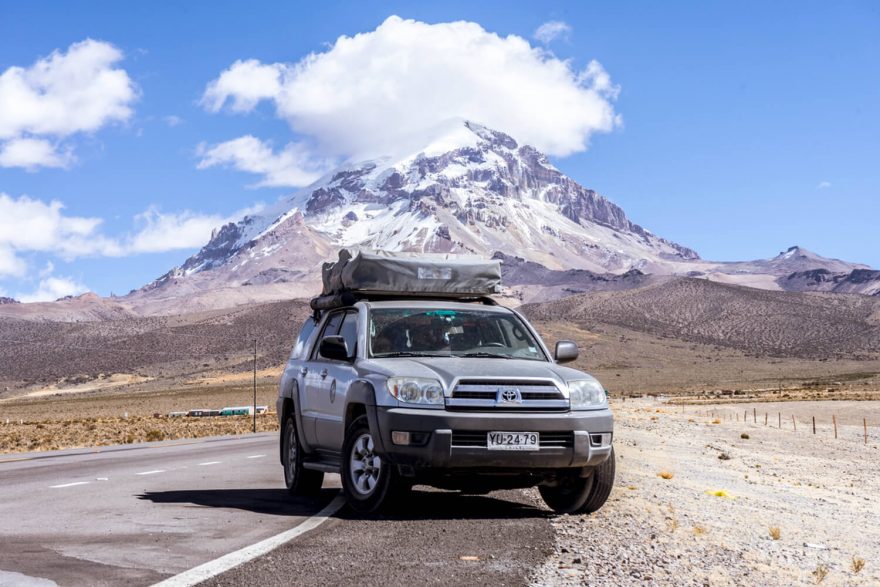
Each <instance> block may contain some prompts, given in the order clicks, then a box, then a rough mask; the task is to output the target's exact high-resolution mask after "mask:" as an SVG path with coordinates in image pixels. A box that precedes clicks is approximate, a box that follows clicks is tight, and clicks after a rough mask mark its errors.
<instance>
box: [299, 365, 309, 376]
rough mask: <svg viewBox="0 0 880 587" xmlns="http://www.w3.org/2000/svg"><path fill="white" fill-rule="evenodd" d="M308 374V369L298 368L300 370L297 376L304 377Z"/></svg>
mask: <svg viewBox="0 0 880 587" xmlns="http://www.w3.org/2000/svg"><path fill="white" fill-rule="evenodd" d="M308 372H309V368H308V367H300V369H299V374H300V375H305V374H306V373H308Z"/></svg>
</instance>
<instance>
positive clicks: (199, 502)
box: [0, 434, 554, 587]
mask: <svg viewBox="0 0 880 587" xmlns="http://www.w3.org/2000/svg"><path fill="white" fill-rule="evenodd" d="M338 487H339V477H338V476H337V475H328V476H327V478H326V479H325V482H324V490H323V492H322V494H321V495H320V496H319V497H318V498H315V499H298V500H295V499H292V498H290V497H289V496H288V495H287V493H286V491H285V490H284V489H283V483H282V472H281V466H280V464H279V463H278V459H277V436H276V435H275V434H260V435H249V436H243V437H224V438H212V439H202V440H183V441H173V442H164V443H150V444H143V445H130V446H118V447H104V448H100V449H81V450H72V451H58V452H51V453H34V454H28V455H0V586H3V587H5V586H6V585H26V586H28V587H37V586H40V587H42V586H43V585H52V584H53V582H55V583H57V584H58V585H120V584H126V585H149V584H152V583H154V582H157V581H160V580H162V579H164V578H167V577H169V576H172V575H175V574H177V573H180V572H183V571H186V570H189V569H191V568H193V567H196V566H198V565H201V564H203V563H206V562H208V561H212V560H214V559H216V558H218V557H221V556H223V555H226V554H228V553H230V552H233V551H236V550H238V549H240V548H243V547H246V546H250V545H253V544H254V543H257V542H260V541H261V540H264V539H266V538H269V537H271V536H275V535H277V534H279V533H281V532H284V531H286V530H290V529H291V528H294V527H295V526H298V525H299V524H301V523H302V522H303V521H305V520H306V519H307V518H308V517H309V516H312V515H314V514H316V513H317V512H318V511H319V510H321V509H322V508H323V507H324V506H325V505H326V504H327V503H329V502H330V501H331V500H332V499H333V497H334V496H336V495H337V494H338ZM553 541H554V537H553V533H552V529H551V528H550V524H549V523H548V522H547V511H546V509H543V508H541V507H537V506H536V502H535V501H534V499H532V498H530V497H529V496H528V495H527V494H524V493H523V492H520V491H507V492H496V493H493V494H491V495H489V496H461V495H458V494H456V493H450V492H439V491H424V490H422V491H416V492H415V493H414V494H413V495H412V497H411V498H410V499H409V500H407V502H406V503H402V504H398V507H396V508H395V509H394V510H393V511H392V512H391V513H389V514H387V515H384V516H380V517H379V518H378V519H357V518H355V517H352V516H351V514H349V513H347V511H346V510H344V509H343V510H342V511H340V512H339V514H337V515H336V516H335V517H334V518H333V519H331V520H330V521H328V522H327V523H325V524H324V525H322V526H321V527H320V528H318V529H316V530H314V531H312V532H310V533H308V534H305V535H303V536H301V537H299V538H296V539H294V540H293V541H292V542H290V543H288V544H285V545H283V546H281V547H280V548H278V549H277V550H275V551H273V552H271V553H269V554H268V555H266V556H263V557H261V558H259V559H256V560H254V561H251V562H249V563H247V564H244V565H242V566H240V567H237V568H235V569H233V570H231V571H229V572H227V573H224V574H222V575H219V576H218V577H216V578H215V579H213V580H212V581H211V582H210V583H211V584H214V585H261V586H265V585H309V586H313V585H339V584H380V583H384V584H386V585H404V584H406V585H412V584H420V585H421V584H442V585H450V584H454V585H473V584H493V585H517V584H520V585H521V584H525V583H526V581H527V578H528V576H529V575H530V573H531V572H532V570H533V569H534V568H535V567H536V566H537V565H539V564H540V563H541V562H542V561H543V560H544V559H545V557H546V556H547V555H548V554H549V553H550V551H551V550H552V548H553Z"/></svg>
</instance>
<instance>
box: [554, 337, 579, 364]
mask: <svg viewBox="0 0 880 587" xmlns="http://www.w3.org/2000/svg"><path fill="white" fill-rule="evenodd" d="M579 352H580V351H578V345H577V343H576V342H574V341H572V340H560V341H559V342H557V343H556V355H555V356H556V362H557V363H570V362H571V361H574V360H575V359H577V358H578V353H579Z"/></svg>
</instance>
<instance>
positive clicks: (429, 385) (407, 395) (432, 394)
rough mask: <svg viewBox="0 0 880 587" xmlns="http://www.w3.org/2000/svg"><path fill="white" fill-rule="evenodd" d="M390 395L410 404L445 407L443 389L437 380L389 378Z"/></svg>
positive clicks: (387, 383)
mask: <svg viewBox="0 0 880 587" xmlns="http://www.w3.org/2000/svg"><path fill="white" fill-rule="evenodd" d="M385 386H386V387H387V388H388V393H390V394H391V395H393V396H394V397H396V398H397V399H398V400H400V401H402V402H406V403H408V404H423V405H431V406H442V405H443V387H442V386H441V385H440V382H439V381H437V380H436V379H424V378H422V377H389V378H388V381H387V382H386V383H385Z"/></svg>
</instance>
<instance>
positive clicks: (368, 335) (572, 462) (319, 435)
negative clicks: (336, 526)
mask: <svg viewBox="0 0 880 587" xmlns="http://www.w3.org/2000/svg"><path fill="white" fill-rule="evenodd" d="M430 275H431V277H433V278H438V279H439V278H444V277H446V275H440V274H437V273H433V274H430ZM499 275H500V272H499ZM336 299H337V302H336V303H334V304H329V307H328V308H327V309H323V310H316V311H315V314H314V316H312V317H310V318H308V319H307V320H306V321H305V323H304V324H303V326H302V329H301V331H300V333H299V336H298V338H297V340H296V343H295V346H294V348H293V351H292V353H291V355H290V359H289V361H288V363H287V366H286V369H285V371H284V374H283V376H282V380H281V385H280V393H279V397H278V401H277V408H278V416H279V419H280V424H281V439H280V456H281V462H282V464H283V466H284V478H285V482H286V484H287V488H288V490H289V491H290V493H292V494H306V493H310V492H315V491H317V490H318V489H320V487H321V484H322V482H323V477H324V473H328V472H334V473H339V474H340V475H341V478H342V487H343V492H344V494H345V497H346V499H347V501H348V504H349V505H350V507H351V508H352V509H354V510H355V511H357V512H360V513H371V512H375V511H377V510H378V509H380V508H381V507H382V506H383V505H386V504H389V503H393V502H394V501H395V500H398V499H401V497H403V494H404V493H405V492H407V491H408V490H409V489H411V488H412V486H413V485H415V484H426V485H431V486H435V487H439V488H444V489H457V490H460V491H462V492H466V493H487V492H489V491H492V490H495V489H512V488H524V487H533V486H537V487H538V490H539V492H540V494H541V496H542V498H543V499H544V501H545V502H546V503H547V505H548V506H549V507H550V508H551V509H553V510H554V511H556V512H560V513H574V512H593V511H595V510H597V509H599V508H600V507H601V506H602V505H603V504H604V503H605V501H606V499H607V498H608V495H609V494H610V492H611V487H612V484H613V482H614V468H615V461H614V449H613V447H612V416H611V411H610V410H609V407H608V401H607V397H606V394H605V390H604V389H603V387H602V385H601V384H600V383H599V382H598V381H597V380H596V379H595V378H593V377H592V376H590V375H588V374H586V373H584V372H582V371H577V370H575V369H571V368H568V367H563V366H561V364H562V363H566V362H569V361H573V360H575V359H576V358H577V356H578V347H577V345H576V344H575V343H574V342H571V341H560V342H557V343H556V346H555V352H553V353H551V352H550V350H549V349H548V348H547V347H546V346H545V345H544V343H543V341H542V340H541V338H540V337H539V336H538V334H537V333H536V332H535V330H534V329H533V328H532V327H531V325H530V324H529V323H528V322H527V321H526V320H525V318H523V317H522V316H521V315H520V314H519V313H517V312H516V311H514V310H511V309H508V308H505V307H502V306H499V305H496V304H495V303H494V302H493V301H492V300H491V299H489V298H487V297H483V296H470V297H468V296H462V295H454V296H451V297H450V296H449V294H448V292H441V293H440V294H438V295H433V296H432V295H430V293H425V292H420V293H418V294H412V295H407V294H402V293H398V294H396V295H389V293H387V292H385V293H382V294H375V293H371V292H360V293H359V294H355V293H353V292H348V294H347V295H344V296H341V297H340V296H337V298H336ZM318 305H320V304H318ZM313 307H316V304H314V303H313Z"/></svg>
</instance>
